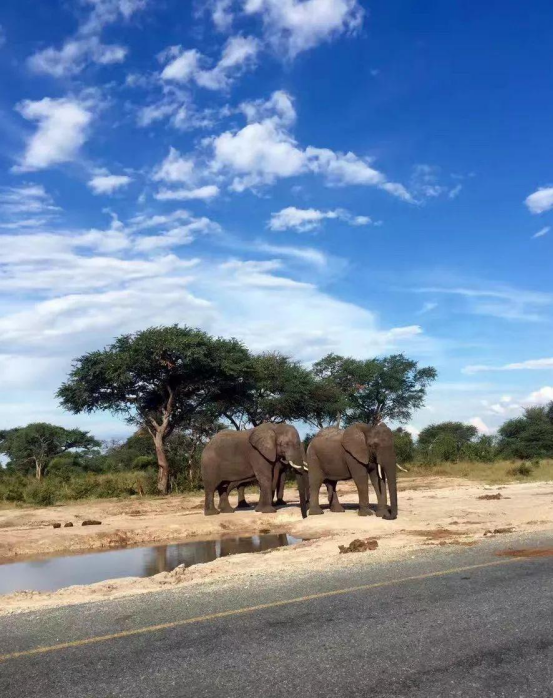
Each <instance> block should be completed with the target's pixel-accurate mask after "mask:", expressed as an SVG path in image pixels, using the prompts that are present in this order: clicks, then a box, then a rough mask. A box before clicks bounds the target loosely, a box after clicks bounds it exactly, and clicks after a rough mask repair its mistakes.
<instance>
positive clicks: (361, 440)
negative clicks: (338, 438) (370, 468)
mask: <svg viewBox="0 0 553 698" xmlns="http://www.w3.org/2000/svg"><path fill="white" fill-rule="evenodd" d="M342 446H343V447H344V448H345V449H346V451H347V452H348V453H349V454H351V455H352V456H353V457H354V458H355V460H358V461H359V462H360V463H363V465H368V464H369V449H368V448H367V441H366V439H365V434H364V433H363V431H362V430H361V429H360V428H359V427H358V425H357V424H352V425H351V427H348V428H347V429H345V430H344V435H343V436H342Z"/></svg>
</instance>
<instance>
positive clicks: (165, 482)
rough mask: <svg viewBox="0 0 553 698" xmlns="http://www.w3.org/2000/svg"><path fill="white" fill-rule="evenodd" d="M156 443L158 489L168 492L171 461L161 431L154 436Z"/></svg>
mask: <svg viewBox="0 0 553 698" xmlns="http://www.w3.org/2000/svg"><path fill="white" fill-rule="evenodd" d="M154 444H155V447H156V456H157V466H158V471H157V490H158V492H159V494H167V492H168V491H169V462H168V460H167V454H166V453H165V444H164V443H163V436H162V434H160V433H159V432H158V433H157V434H156V435H155V436H154Z"/></svg>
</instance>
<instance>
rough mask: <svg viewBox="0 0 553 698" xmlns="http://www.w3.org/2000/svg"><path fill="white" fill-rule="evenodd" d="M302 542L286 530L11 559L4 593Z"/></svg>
mask: <svg viewBox="0 0 553 698" xmlns="http://www.w3.org/2000/svg"><path fill="white" fill-rule="evenodd" d="M300 540H301V539H300V538H294V537H292V536H290V535H288V534H286V533H282V534H267V535H261V536H251V537H244V538H224V539H222V540H200V541H191V542H189V543H178V544H175V545H156V546H154V547H150V548H124V549H121V550H109V551H106V552H100V553H90V554H87V555H67V556H63V557H49V558H43V559H40V560H30V561H28V562H11V563H7V564H4V565H0V594H9V593H12V592H14V591H23V590H33V591H56V590H57V589H62V588H63V587H67V586H72V585H74V584H93V583H94V582H103V581H105V580H107V579H117V577H151V576H152V575H154V574H158V573H159V572H170V571H171V570H174V569H175V567H177V566H178V565H182V564H183V563H184V564H185V565H186V566H187V567H189V566H191V565H198V564H200V563H202V562H211V561H212V560H216V559H217V558H219V557H226V556H227V555H237V554H238V553H257V552H261V551H263V550H271V549H272V548H280V547H282V546H285V545H293V544H294V543H298V542H299V541H300Z"/></svg>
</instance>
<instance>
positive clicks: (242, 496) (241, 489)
mask: <svg viewBox="0 0 553 698" xmlns="http://www.w3.org/2000/svg"><path fill="white" fill-rule="evenodd" d="M236 508H237V509H252V505H251V504H249V503H248V502H247V501H246V486H245V485H239V486H238V504H237V505H236Z"/></svg>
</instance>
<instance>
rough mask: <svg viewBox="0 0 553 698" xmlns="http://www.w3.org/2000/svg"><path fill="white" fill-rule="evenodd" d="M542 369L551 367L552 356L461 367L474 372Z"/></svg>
mask: <svg viewBox="0 0 553 698" xmlns="http://www.w3.org/2000/svg"><path fill="white" fill-rule="evenodd" d="M544 369H545V370H547V369H549V370H551V369H553V358H547V359H528V360H527V361H519V362H517V363H511V364H504V365H503V366H485V365H480V364H476V365H473V366H465V368H464V369H463V373H468V374H474V373H483V372H485V371H524V370H534V371H539V370H544Z"/></svg>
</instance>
